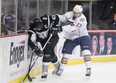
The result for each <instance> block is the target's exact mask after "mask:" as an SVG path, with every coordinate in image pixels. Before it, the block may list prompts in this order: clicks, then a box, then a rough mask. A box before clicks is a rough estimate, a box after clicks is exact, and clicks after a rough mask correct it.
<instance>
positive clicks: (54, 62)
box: [51, 55, 60, 68]
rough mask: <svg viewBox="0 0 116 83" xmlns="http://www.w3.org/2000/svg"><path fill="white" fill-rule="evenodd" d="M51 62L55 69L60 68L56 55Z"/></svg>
mask: <svg viewBox="0 0 116 83" xmlns="http://www.w3.org/2000/svg"><path fill="white" fill-rule="evenodd" d="M51 62H52V63H53V65H54V66H55V68H58V67H59V65H60V64H59V61H58V58H57V56H56V55H55V57H54V58H53V59H51Z"/></svg>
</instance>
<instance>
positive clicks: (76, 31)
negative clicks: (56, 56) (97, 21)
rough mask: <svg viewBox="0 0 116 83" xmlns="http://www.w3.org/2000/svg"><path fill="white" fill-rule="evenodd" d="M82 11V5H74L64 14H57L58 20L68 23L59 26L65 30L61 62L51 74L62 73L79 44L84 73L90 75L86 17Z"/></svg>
mask: <svg viewBox="0 0 116 83" xmlns="http://www.w3.org/2000/svg"><path fill="white" fill-rule="evenodd" d="M82 11H83V8H82V6H81V5H76V6H75V7H74V8H73V11H70V12H67V13H65V14H64V15H59V18H60V21H61V22H65V23H68V24H67V25H65V26H62V27H61V28H60V30H61V31H63V32H65V38H66V41H65V43H64V46H63V50H62V53H63V57H62V59H61V64H60V66H59V68H58V69H55V70H54V71H53V74H56V75H58V76H60V75H61V74H62V72H63V70H64V68H65V66H66V64H67V62H68V59H69V57H70V56H71V54H72V51H73V49H74V48H75V47H76V46H77V45H80V46H81V52H82V55H83V57H84V61H85V65H86V74H85V75H86V76H90V75H91V57H90V55H91V52H90V38H89V35H88V31H87V28H86V25H87V21H86V17H85V16H84V15H83V13H82Z"/></svg>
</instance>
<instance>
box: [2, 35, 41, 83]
mask: <svg viewBox="0 0 116 83" xmlns="http://www.w3.org/2000/svg"><path fill="white" fill-rule="evenodd" d="M27 43H28V35H20V36H11V37H5V38H0V48H2V49H0V52H1V51H2V52H3V53H2V52H1V53H2V57H1V56H0V60H1V59H2V60H1V62H0V64H2V63H3V64H2V65H3V66H2V68H1V70H2V71H1V72H0V73H2V72H3V73H2V74H1V75H2V83H8V82H10V81H12V80H14V79H16V78H18V77H21V76H22V75H24V74H26V73H27V71H28V66H29V62H30V57H28V55H27V49H28V45H27ZM30 54H31V53H30ZM41 60H42V59H41V58H39V59H38V60H37V62H36V64H35V66H34V67H33V69H32V70H34V69H37V68H39V67H40V66H41V62H42V61H41Z"/></svg>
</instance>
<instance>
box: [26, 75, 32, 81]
mask: <svg viewBox="0 0 116 83" xmlns="http://www.w3.org/2000/svg"><path fill="white" fill-rule="evenodd" d="M27 78H28V80H29V81H30V82H32V78H31V77H30V76H29V74H28V75H27Z"/></svg>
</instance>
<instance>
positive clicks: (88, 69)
mask: <svg viewBox="0 0 116 83" xmlns="http://www.w3.org/2000/svg"><path fill="white" fill-rule="evenodd" d="M90 75H91V68H87V70H86V76H90Z"/></svg>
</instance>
